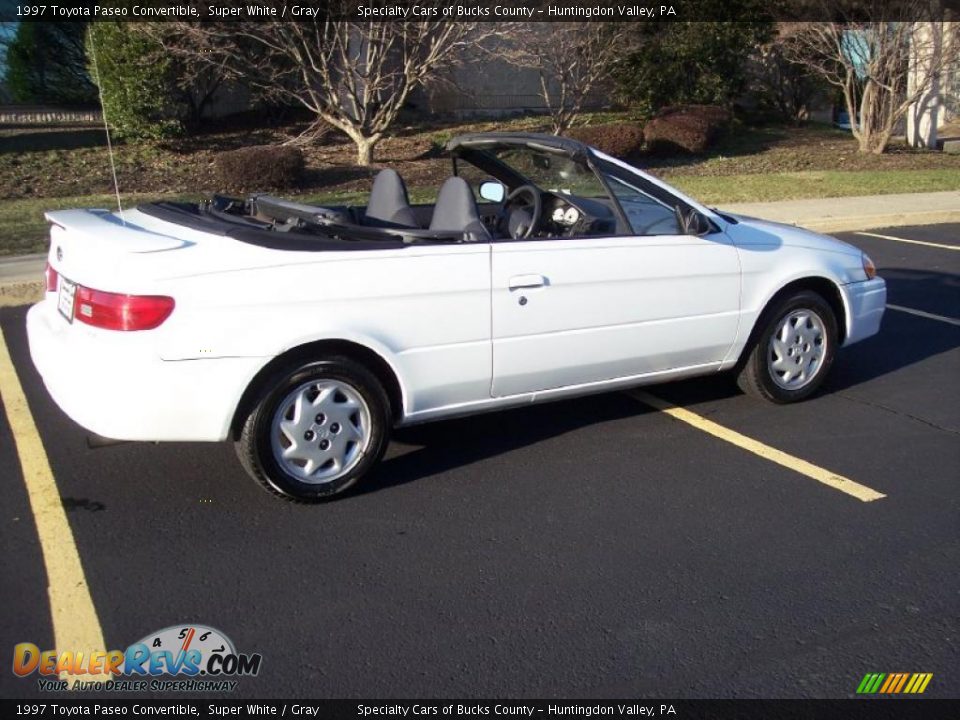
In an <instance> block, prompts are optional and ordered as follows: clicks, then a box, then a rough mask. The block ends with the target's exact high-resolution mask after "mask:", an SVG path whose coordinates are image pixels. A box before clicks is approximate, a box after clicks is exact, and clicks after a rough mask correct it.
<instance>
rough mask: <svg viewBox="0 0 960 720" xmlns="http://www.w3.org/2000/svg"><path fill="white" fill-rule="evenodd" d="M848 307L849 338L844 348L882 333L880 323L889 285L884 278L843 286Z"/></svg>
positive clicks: (885, 305)
mask: <svg viewBox="0 0 960 720" xmlns="http://www.w3.org/2000/svg"><path fill="white" fill-rule="evenodd" d="M841 289H842V292H843V294H844V300H845V301H846V306H847V337H846V340H845V341H844V343H843V344H844V346H846V345H852V344H853V343H855V342H859V341H861V340H863V339H865V338H868V337H870V336H871V335H876V334H877V333H878V332H879V331H880V321H881V320H882V319H883V311H884V309H886V307H887V284H886V283H885V282H884V281H883V278H874V279H873V280H866V281H864V282H855V283H850V284H849V285H843V286H842V288H841Z"/></svg>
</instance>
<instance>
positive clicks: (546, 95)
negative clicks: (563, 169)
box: [497, 22, 634, 135]
mask: <svg viewBox="0 0 960 720" xmlns="http://www.w3.org/2000/svg"><path fill="white" fill-rule="evenodd" d="M505 34H506V36H507V38H508V39H507V44H506V47H505V48H504V49H502V51H501V50H500V49H498V50H497V52H498V55H499V56H500V57H502V58H504V59H505V60H507V61H508V62H511V63H514V64H515V65H519V66H521V67H527V68H532V69H534V70H536V71H537V74H538V75H539V77H540V96H541V97H542V98H543V102H544V104H545V105H546V106H547V108H548V109H549V111H550V117H551V119H552V125H553V127H552V129H553V133H554V134H555V135H559V134H560V133H562V132H563V131H564V130H566V129H568V128H569V127H571V126H572V125H573V123H574V122H576V119H577V116H578V115H579V114H580V111H581V109H582V108H583V103H584V101H585V100H586V99H587V97H588V96H589V95H590V93H591V92H592V91H594V90H596V89H598V88H599V87H600V86H601V85H602V84H603V82H604V81H605V80H607V79H608V78H609V77H610V73H611V71H612V70H613V68H614V66H615V65H616V63H618V62H619V61H620V60H621V58H623V57H625V56H626V55H627V54H628V47H627V45H628V43H629V41H630V39H631V37H633V35H634V33H631V32H630V26H629V23H603V22H559V23H527V24H524V25H523V26H522V27H513V28H510V29H508V30H507V31H506V33H505Z"/></svg>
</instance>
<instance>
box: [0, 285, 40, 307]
mask: <svg viewBox="0 0 960 720" xmlns="http://www.w3.org/2000/svg"><path fill="white" fill-rule="evenodd" d="M42 299H43V282H42V281H40V280H34V281H30V282H4V283H0V307H16V306H18V305H32V304H33V303H35V302H40V301H41V300H42Z"/></svg>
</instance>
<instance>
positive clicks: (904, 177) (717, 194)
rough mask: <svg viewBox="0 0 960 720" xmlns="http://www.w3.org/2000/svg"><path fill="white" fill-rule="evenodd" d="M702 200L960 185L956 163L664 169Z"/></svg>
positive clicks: (954, 187)
mask: <svg viewBox="0 0 960 720" xmlns="http://www.w3.org/2000/svg"><path fill="white" fill-rule="evenodd" d="M665 179H666V180H667V182H669V183H671V184H672V185H675V186H676V187H677V188H678V189H680V190H682V191H683V192H685V193H686V194H687V195H690V196H691V197H695V198H697V199H698V200H699V201H700V202H702V203H704V204H706V205H724V204H727V203H739V202H771V201H774V200H801V199H803V198H823V197H844V196H850V195H889V194H891V193H917V192H939V191H942V190H960V167H957V168H955V169H947V168H944V169H939V170H874V171H869V172H868V171H864V170H859V171H843V170H823V171H816V170H807V171H801V172H787V173H767V174H763V175H760V174H757V175H675V176H670V175H667V176H666V178H665Z"/></svg>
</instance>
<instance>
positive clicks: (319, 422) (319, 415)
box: [314, 413, 327, 425]
mask: <svg viewBox="0 0 960 720" xmlns="http://www.w3.org/2000/svg"><path fill="white" fill-rule="evenodd" d="M314 420H316V422H317V425H323V424H324V423H325V422H326V421H327V416H326V415H324V414H323V413H317V416H316V417H315V418H314Z"/></svg>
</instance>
